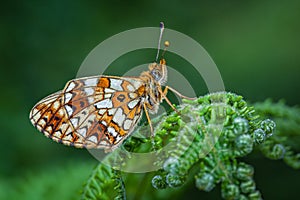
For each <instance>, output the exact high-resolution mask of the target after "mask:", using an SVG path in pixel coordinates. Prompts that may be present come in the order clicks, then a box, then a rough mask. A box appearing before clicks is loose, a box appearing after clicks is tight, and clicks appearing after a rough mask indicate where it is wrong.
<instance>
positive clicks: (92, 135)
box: [30, 76, 143, 150]
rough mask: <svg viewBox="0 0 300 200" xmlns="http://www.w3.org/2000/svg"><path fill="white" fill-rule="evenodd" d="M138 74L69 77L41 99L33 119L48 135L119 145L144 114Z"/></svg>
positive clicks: (69, 141)
mask: <svg viewBox="0 0 300 200" xmlns="http://www.w3.org/2000/svg"><path fill="white" fill-rule="evenodd" d="M142 84H143V82H142V81H141V80H140V79H138V78H131V79H126V78H124V79H123V78H120V77H113V76H94V77H88V78H79V79H74V80H71V81H69V82H68V83H67V84H66V86H65V88H64V90H63V91H60V92H57V93H55V94H52V95H50V96H48V97H46V98H44V99H43V100H41V101H40V102H39V103H38V104H37V105H36V106H35V107H34V108H33V109H32V111H31V113H30V119H31V122H32V123H33V124H34V125H35V126H36V127H37V128H38V130H40V131H41V132H43V133H44V134H45V135H46V136H48V137H49V138H51V139H53V140H55V141H56V142H60V143H63V144H66V145H74V146H76V147H84V148H104V149H107V150H110V149H113V148H116V147H117V146H118V145H119V144H121V141H123V140H124V139H126V138H127V137H128V135H129V133H130V132H132V130H133V128H134V127H135V125H136V124H137V123H138V121H139V119H140V117H141V115H142V104H141V96H140V92H138V91H140V90H138V89H139V88H141V86H142Z"/></svg>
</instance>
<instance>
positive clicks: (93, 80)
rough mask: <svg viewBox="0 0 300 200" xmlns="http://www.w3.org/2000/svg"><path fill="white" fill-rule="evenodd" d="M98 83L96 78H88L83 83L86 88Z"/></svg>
mask: <svg viewBox="0 0 300 200" xmlns="http://www.w3.org/2000/svg"><path fill="white" fill-rule="evenodd" d="M97 83H98V78H88V79H86V80H85V81H84V84H85V85H86V86H96V85H97Z"/></svg>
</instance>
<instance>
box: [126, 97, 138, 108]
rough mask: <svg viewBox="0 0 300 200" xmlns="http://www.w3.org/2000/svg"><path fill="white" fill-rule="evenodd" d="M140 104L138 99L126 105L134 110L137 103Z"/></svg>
mask: <svg viewBox="0 0 300 200" xmlns="http://www.w3.org/2000/svg"><path fill="white" fill-rule="evenodd" d="M139 102H140V100H139V99H134V100H133V101H130V102H129V103H128V104H127V105H128V108H130V109H132V108H134V107H135V106H136V105H137V104H138V103H139Z"/></svg>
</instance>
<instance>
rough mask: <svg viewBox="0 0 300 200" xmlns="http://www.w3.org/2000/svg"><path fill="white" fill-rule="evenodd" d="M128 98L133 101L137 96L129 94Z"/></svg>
mask: <svg viewBox="0 0 300 200" xmlns="http://www.w3.org/2000/svg"><path fill="white" fill-rule="evenodd" d="M129 97H130V98H131V99H135V98H136V97H137V94H136V93H132V92H131V93H129Z"/></svg>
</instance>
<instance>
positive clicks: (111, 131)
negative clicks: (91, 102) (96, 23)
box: [107, 126, 118, 137]
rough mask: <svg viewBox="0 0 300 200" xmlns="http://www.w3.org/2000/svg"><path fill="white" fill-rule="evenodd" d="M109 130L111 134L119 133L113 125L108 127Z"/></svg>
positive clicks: (114, 135)
mask: <svg viewBox="0 0 300 200" xmlns="http://www.w3.org/2000/svg"><path fill="white" fill-rule="evenodd" d="M107 131H108V132H109V133H111V135H112V136H113V137H116V136H117V135H118V133H117V132H116V130H115V129H114V128H113V127H111V126H109V127H108V128H107Z"/></svg>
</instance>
